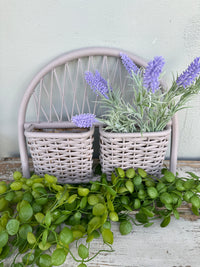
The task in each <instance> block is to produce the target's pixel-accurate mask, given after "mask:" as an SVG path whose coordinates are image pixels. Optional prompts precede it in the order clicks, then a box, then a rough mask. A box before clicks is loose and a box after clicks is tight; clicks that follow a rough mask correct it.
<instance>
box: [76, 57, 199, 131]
mask: <svg viewBox="0 0 200 267" xmlns="http://www.w3.org/2000/svg"><path fill="white" fill-rule="evenodd" d="M120 56H121V60H122V63H123V65H124V67H125V68H126V70H127V71H128V74H129V76H130V79H131V87H132V94H131V95H132V96H131V99H130V98H129V99H130V100H129V101H126V100H125V98H124V96H122V94H121V92H120V90H113V88H112V87H111V86H110V85H109V83H108V82H107V81H106V80H105V79H103V78H102V77H101V75H100V73H99V72H98V71H96V72H95V74H93V73H92V72H86V73H85V80H86V82H87V83H88V84H89V86H90V87H91V89H92V90H93V91H94V92H95V93H96V94H97V95H100V96H101V100H100V103H101V104H102V107H106V111H105V114H103V115H102V117H101V118H98V121H99V122H102V123H103V124H104V125H105V129H106V130H109V131H111V132H117V133H119V132H121V133H133V132H141V133H144V132H157V131H162V130H163V129H164V128H165V127H166V125H167V124H168V123H169V122H170V121H171V119H172V117H173V116H174V114H175V113H176V112H177V111H179V110H181V109H184V108H186V103H187V102H188V101H189V100H190V98H191V96H193V95H195V94H197V93H199V91H200V77H199V75H200V57H196V58H195V59H194V61H193V62H192V63H191V64H190V65H189V66H188V68H187V69H186V70H185V71H184V72H183V73H182V74H181V75H180V76H178V77H177V78H176V79H174V80H173V83H172V86H171V88H170V89H169V90H164V89H163V87H162V86H161V81H160V77H161V74H162V72H163V67H164V64H165V61H164V58H163V57H161V56H156V57H154V59H153V60H151V61H149V62H148V64H147V67H146V68H143V67H141V68H138V66H137V65H136V64H135V63H134V62H133V61H132V60H131V59H130V58H129V57H128V56H127V55H126V54H123V53H121V54H120ZM72 121H73V122H74V123H75V124H76V126H78V127H91V126H92V125H93V124H94V123H95V122H97V118H96V115H95V114H89V113H87V114H80V115H76V116H74V117H72Z"/></svg>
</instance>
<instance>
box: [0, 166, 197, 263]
mask: <svg viewBox="0 0 200 267" xmlns="http://www.w3.org/2000/svg"><path fill="white" fill-rule="evenodd" d="M188 175H189V177H188V178H179V177H178V176H175V175H174V174H173V173H171V172H170V171H169V170H167V169H163V170H162V177H161V178H160V179H158V178H156V177H153V176H151V175H148V174H147V173H146V172H145V171H144V170H143V169H140V168H139V169H138V170H137V171H135V170H134V169H132V168H130V169H128V170H126V171H124V170H122V169H121V168H116V170H115V173H113V174H112V177H111V180H108V179H107V177H106V175H105V174H101V175H99V179H98V180H97V181H95V182H91V183H89V184H79V185H77V184H76V185H71V184H65V185H61V184H59V183H58V182H57V178H56V177H54V176H50V175H48V174H45V175H44V177H39V176H37V175H35V174H33V175H32V176H31V178H30V179H26V178H24V177H22V174H21V173H20V172H17V171H16V172H15V173H14V174H13V178H14V181H12V182H10V183H9V184H7V183H6V182H4V181H1V182H0V214H1V218H0V260H1V263H0V266H4V263H6V259H7V258H8V257H10V256H11V255H12V254H13V253H14V252H15V253H17V254H16V256H15V257H14V260H13V263H12V265H11V266H12V267H20V266H29V265H31V266H40V267H47V266H48V267H50V266H59V265H61V264H63V263H64V262H65V261H66V257H67V255H68V254H70V255H71V256H72V258H73V259H74V260H75V261H76V262H77V264H78V266H79V267H84V266H86V264H87V262H89V261H90V260H92V259H93V258H94V257H96V256H97V255H98V254H99V253H100V252H102V251H107V252H112V251H113V249H112V247H111V246H112V244H113V241H114V236H113V232H112V231H111V223H112V222H119V231H120V233H121V234H122V235H127V234H129V233H130V232H131V231H132V228H133V225H144V226H145V227H149V226H151V225H152V224H153V223H154V221H155V219H160V220H161V224H160V225H161V227H166V226H167V225H168V224H169V222H170V218H171V215H174V217H175V218H176V219H179V216H180V215H179V211H178V208H179V207H180V206H181V204H182V202H183V201H185V202H187V203H190V204H191V210H192V212H193V213H194V214H195V215H197V216H199V209H200V197H199V193H200V177H198V176H196V175H195V174H193V173H191V172H189V173H188ZM100 236H101V237H102V239H103V242H104V243H105V244H106V245H108V249H107V250H100V251H98V252H97V253H96V254H95V255H94V256H93V257H90V256H89V248H90V243H91V241H92V240H93V239H94V238H99V237H100ZM78 240H79V242H81V241H82V240H85V241H84V242H82V243H81V244H80V245H79V246H78V248H77V249H78V255H79V258H77V257H75V256H74V255H73V253H72V252H71V249H70V247H71V244H72V243H73V242H77V241H78ZM20 254H22V261H21V262H18V261H19V260H18V255H20Z"/></svg>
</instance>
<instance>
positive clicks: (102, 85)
mask: <svg viewBox="0 0 200 267" xmlns="http://www.w3.org/2000/svg"><path fill="white" fill-rule="evenodd" d="M85 80H86V82H87V83H88V84H89V85H90V87H91V89H92V90H93V91H94V92H95V93H96V94H97V95H98V94H99V93H100V94H102V95H103V96H104V97H105V98H107V99H108V98H109V97H108V95H107V94H108V92H109V89H108V83H107V81H106V80H104V79H103V78H102V77H101V75H100V73H99V72H98V71H96V72H95V75H93V73H92V72H90V71H88V72H86V73H85ZM111 89H112V88H111Z"/></svg>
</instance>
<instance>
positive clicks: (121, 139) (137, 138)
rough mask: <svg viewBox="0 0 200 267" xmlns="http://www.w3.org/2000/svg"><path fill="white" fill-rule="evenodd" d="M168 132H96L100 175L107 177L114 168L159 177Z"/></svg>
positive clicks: (101, 130)
mask: <svg viewBox="0 0 200 267" xmlns="http://www.w3.org/2000/svg"><path fill="white" fill-rule="evenodd" d="M170 132H171V129H170V128H168V129H166V130H165V131H163V132H155V133H144V134H143V135H142V136H141V134H140V133H132V134H131V133H128V134H120V133H109V132H105V131H104V130H103V128H100V162H101V166H102V171H103V172H105V173H106V174H108V175H110V174H111V172H112V171H114V168H116V167H121V168H123V169H125V170H126V169H128V168H130V167H133V168H143V169H144V170H146V171H147V172H148V173H149V174H154V175H159V174H160V170H161V168H162V167H163V161H164V159H165V154H166V150H167V147H168V141H169V137H170Z"/></svg>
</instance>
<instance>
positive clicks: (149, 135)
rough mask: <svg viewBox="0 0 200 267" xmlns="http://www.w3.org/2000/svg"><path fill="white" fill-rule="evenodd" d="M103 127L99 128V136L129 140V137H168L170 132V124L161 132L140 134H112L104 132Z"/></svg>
mask: <svg viewBox="0 0 200 267" xmlns="http://www.w3.org/2000/svg"><path fill="white" fill-rule="evenodd" d="M104 127H105V126H102V125H101V126H100V127H99V133H100V135H102V136H104V137H113V138H114V137H116V138H120V137H124V138H131V137H141V138H143V137H156V136H159V137H160V136H166V135H169V134H170V132H171V124H168V125H167V126H166V128H165V129H164V130H163V131H158V132H145V133H142V134H141V133H140V132H135V133H113V132H108V131H105V130H104Z"/></svg>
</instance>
